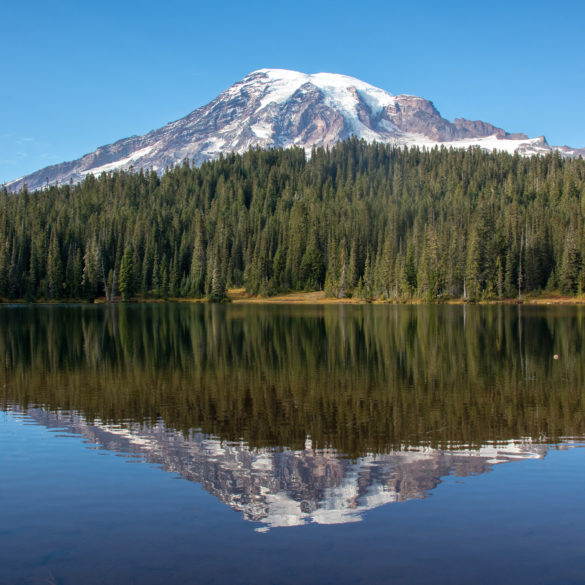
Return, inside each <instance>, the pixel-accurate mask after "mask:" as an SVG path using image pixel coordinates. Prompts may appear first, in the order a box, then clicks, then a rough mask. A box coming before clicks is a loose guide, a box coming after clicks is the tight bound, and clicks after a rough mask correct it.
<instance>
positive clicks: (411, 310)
mask: <svg viewBox="0 0 585 585" xmlns="http://www.w3.org/2000/svg"><path fill="white" fill-rule="evenodd" d="M584 337H585V310H584V309H583V308H580V307H544V308H539V307H516V306H514V307H502V306H499V307H478V306H465V307H462V306H426V307H425V306H423V307H402V306H329V307H317V306H315V307H306V306H303V307H286V306H237V305H232V306H206V305H185V304H179V305H174V304H164V305H134V306H132V305H128V306H124V305H118V306H47V307H44V306H0V360H1V361H0V470H1V473H2V477H1V482H0V585H4V584H21V583H22V584H32V583H37V584H38V583H45V584H49V585H51V584H52V585H56V584H67V585H69V584H77V583H84V584H94V583H96V584H97V583H100V584H101V583H112V584H116V583H121V584H125V583H140V584H166V583H172V582H176V583H204V584H208V583H217V584H223V583H234V584H240V583H241V584H247V583H255V584H256V583H267V584H268V583H279V584H281V583H282V584H288V583H290V584H295V585H302V584H304V583H319V584H327V583H332V584H333V583H334V584H336V585H342V584H346V583H356V584H357V583H364V584H365V583H368V584H370V583H405V584H414V583H466V584H468V583H486V584H488V583H489V584H493V583H510V584H511V583H514V584H519V583H531V584H533V583H543V584H544V583H547V584H559V583H562V584H571V583H584V582H585V489H583V484H584V480H585V466H584V464H585V457H584V455H585V451H584V450H583V448H582V447H583V443H584V437H585V346H584ZM555 355H557V356H558V359H554V356H555Z"/></svg>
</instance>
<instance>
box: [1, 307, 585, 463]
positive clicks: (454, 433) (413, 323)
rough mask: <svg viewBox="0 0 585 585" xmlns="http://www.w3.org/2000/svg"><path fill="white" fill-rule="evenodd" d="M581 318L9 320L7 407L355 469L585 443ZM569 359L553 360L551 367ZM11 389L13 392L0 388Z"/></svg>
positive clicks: (460, 310)
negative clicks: (165, 429) (37, 407)
mask: <svg viewBox="0 0 585 585" xmlns="http://www.w3.org/2000/svg"><path fill="white" fill-rule="evenodd" d="M584 315H585V312H584V311H583V310H581V309H580V308H558V309H557V308H554V309H551V308H547V309H541V308H537V307H510V306H496V307H478V306H463V307H461V306H436V305H435V306H418V307H417V306H406V307H405V306H388V305H386V306H358V307H351V306H330V307H320V306H314V307H258V306H249V305H248V306H244V305H240V306H237V305H233V306H205V305H174V304H165V305H134V306H131V305H130V306H116V307H95V306H77V307H58V306H55V307H18V308H7V307H5V308H2V310H1V319H2V323H3V326H2V330H1V331H0V356H1V357H2V363H3V369H2V370H1V371H0V376H1V378H2V379H0V382H1V384H4V383H6V385H7V386H6V390H5V399H6V400H7V401H15V402H17V403H20V404H22V405H25V404H43V405H47V406H49V407H50V408H61V409H74V410H79V411H80V412H83V413H84V414H85V416H87V417H89V418H91V417H99V418H100V419H101V420H109V421H122V420H132V421H155V420H158V419H163V420H164V421H165V423H166V424H167V425H168V426H170V427H172V428H176V429H180V430H183V431H187V430H189V429H193V428H200V429H202V430H203V432H205V433H210V434H214V435H217V436H220V437H224V438H228V439H239V438H243V439H245V440H246V441H247V442H248V443H250V445H252V446H265V445H281V446H289V447H292V448H300V447H302V445H303V444H304V441H305V438H306V436H307V435H309V436H311V437H312V439H313V442H314V444H315V446H318V447H322V446H332V447H335V448H338V449H340V450H341V451H344V452H346V453H349V454H352V455H355V454H358V453H363V452H366V451H386V450H388V449H390V448H401V447H404V446H406V445H420V444H430V445H432V446H441V445H446V444H453V443H456V444H468V445H480V444H483V443H485V442H486V441H493V440H508V439H512V438H518V437H533V438H539V437H542V436H546V437H550V438H553V439H554V438H557V437H559V436H563V435H564V436H566V435H578V434H582V433H583V431H584V429H585V424H584V422H585V421H584V420H583V413H584V408H583V401H584V399H583V388H584V381H585V375H584V374H585V372H584V369H585V360H584V359H583V358H584V355H583V352H584V350H583V336H584V329H583V324H584V322H583V319H584ZM555 353H556V354H559V355H560V356H561V359H560V360H558V361H554V360H553V355H554V354H555ZM1 384H0V385H1Z"/></svg>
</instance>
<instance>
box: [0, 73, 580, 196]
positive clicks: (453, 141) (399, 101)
mask: <svg viewBox="0 0 585 585" xmlns="http://www.w3.org/2000/svg"><path fill="white" fill-rule="evenodd" d="M352 135H353V136H356V137H358V138H363V139H365V140H367V141H378V142H382V143H389V144H395V145H397V146H420V147H427V148H432V147H434V146H436V145H443V146H446V147H450V146H453V147H458V148H459V147H461V148H467V147H469V146H473V145H477V146H480V147H482V148H485V149H488V150H492V149H498V150H505V151H508V152H519V153H521V154H540V153H546V152H550V150H551V147H550V146H549V145H548V144H547V142H546V140H545V138H544V136H540V137H538V138H528V137H527V136H526V135H525V134H509V133H507V132H506V131H505V130H502V129H501V128H497V127H495V126H492V125H491V124H488V123H486V122H481V121H470V120H466V119H464V118H456V119H455V121H454V122H449V121H448V120H445V119H444V118H442V117H441V115H440V113H439V112H438V111H437V109H436V108H435V106H434V105H433V104H432V102H430V101H428V100H426V99H423V98H420V97H416V96H412V95H397V96H395V95H392V94H390V93H388V92H387V91H384V90H382V89H379V88H377V87H374V86H372V85H370V84H368V83H365V82H363V81H360V80H359V79H355V78H353V77H348V76H345V75H338V74H333V73H316V74H312V75H308V74H305V73H299V72H297V71H288V70H284V69H260V70H258V71H254V72H253V73H250V74H249V75H247V76H246V77H245V78H244V79H242V80H241V81H238V82H237V83H235V84H234V85H232V86H231V87H230V88H228V89H227V90H226V91H224V92H223V93H221V94H220V95H219V96H218V97H217V98H215V99H214V100H213V101H212V102H210V103H209V104H207V105H206V106H203V107H201V108H198V109H197V110H195V111H193V112H191V113H190V114H189V115H187V116H185V117H184V118H181V119H180V120H177V121H176V122H171V123H170V124H167V125H166V126H164V127H163V128H160V129H158V130H153V131H151V132H149V133H148V134H145V135H144V136H132V137H130V138H125V139H123V140H119V141H118V142H115V143H113V144H110V145H107V146H102V147H100V148H98V149H97V150H96V151H94V152H92V153H90V154H86V155H85V156H83V157H82V158H80V159H78V160H75V161H71V162H65V163H61V164H58V165H53V166H50V167H46V168H44V169H41V170H39V171H37V172H35V173H32V174H31V175H28V176H25V177H21V178H20V179H16V180H15V181H11V182H10V183H8V184H7V186H8V187H9V188H10V189H11V190H18V189H20V188H22V187H23V186H24V185H25V184H26V185H28V188H29V189H31V190H34V189H39V188H41V187H43V186H45V185H47V184H55V183H64V182H69V181H73V182H78V181H80V180H82V179H83V178H84V177H85V176H86V175H87V174H89V173H92V174H94V175H99V174H101V173H103V172H108V171H113V170H118V169H129V168H131V167H133V168H134V169H139V168H143V169H152V170H155V171H157V172H161V171H163V170H164V169H165V168H167V167H170V166H173V165H176V164H178V163H181V162H182V161H183V160H184V159H188V160H190V161H193V162H194V163H195V164H196V165H199V164H201V163H202V162H204V161H207V160H211V159H214V158H217V157H218V156H219V155H220V153H227V152H244V151H246V150H248V149H249V148H250V147H258V148H272V147H284V148H286V147H290V146H300V147H303V148H305V149H306V150H307V152H310V149H311V148H313V147H320V146H323V147H328V146H332V145H333V144H335V143H336V142H338V141H339V140H344V139H345V138H348V137H349V136H352ZM553 148H556V147H553ZM559 150H560V151H561V152H562V153H563V154H565V155H566V156H577V155H579V154H585V149H581V150H576V149H570V148H568V147H560V148H559Z"/></svg>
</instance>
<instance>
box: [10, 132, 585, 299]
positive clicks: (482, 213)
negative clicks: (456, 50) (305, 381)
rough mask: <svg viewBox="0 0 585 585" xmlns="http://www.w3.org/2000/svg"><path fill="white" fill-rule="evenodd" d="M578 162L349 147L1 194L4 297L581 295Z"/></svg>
mask: <svg viewBox="0 0 585 585" xmlns="http://www.w3.org/2000/svg"><path fill="white" fill-rule="evenodd" d="M584 194H585V162H584V161H583V159H578V160H564V159H562V158H560V157H559V156H558V155H556V154H551V155H548V156H544V157H532V158H523V157H520V156H511V155H509V154H506V153H495V152H494V153H486V152H482V151H481V150H479V149H470V150H467V151H464V150H446V149H441V150H439V149H434V150H430V151H420V150H418V149H410V150H408V149H402V150H401V149H394V148H392V147H390V146H384V145H379V144H370V145H369V144H366V143H365V142H363V141H358V140H356V139H350V140H349V141H347V142H345V143H341V144H339V145H337V146H336V147H335V148H332V149H331V150H323V149H317V150H315V151H313V153H312V155H311V158H310V159H309V160H306V159H305V154H304V151H303V150H301V149H290V150H270V151H258V150H251V151H249V152H247V153H245V154H243V155H228V156H223V157H221V158H220V159H219V160H217V161H215V162H211V163H205V164H203V165H202V166H201V167H200V168H193V167H191V166H190V165H189V164H188V163H185V164H183V165H181V166H179V167H177V168H175V169H173V170H170V171H168V172H166V173H165V174H164V175H163V176H161V177H159V176H157V175H156V173H154V172H150V173H144V172H142V171H141V172H139V173H135V174H132V173H124V172H115V173H110V174H103V175H101V176H100V177H98V178H94V177H93V176H89V177H88V178H86V179H85V180H84V181H83V182H82V183H80V184H79V185H77V186H70V185H64V186H61V187H48V188H46V189H44V190H42V191H39V192H35V193H28V192H27V191H26V190H25V191H23V192H21V193H18V194H15V195H14V194H9V193H8V192H7V191H6V190H4V191H2V192H0V297H2V298H8V299H16V298H26V299H42V298H51V299H63V298H86V299H89V300H91V299H95V298H96V297H99V296H106V297H108V298H110V299H113V298H115V297H116V295H117V294H118V293H119V294H121V296H122V297H123V298H125V299H127V298H129V297H131V296H134V295H136V294H139V295H142V296H152V297H161V298H166V297H178V296H192V297H204V296H208V297H210V298H216V299H219V298H221V297H223V296H224V295H225V291H226V289H228V288H231V287H245V288H246V289H247V290H248V291H249V292H252V293H257V294H263V295H269V294H275V293H278V292H284V291H287V290H320V289H325V291H326V293H327V294H328V295H330V296H336V297H345V296H360V297H364V298H377V297H382V298H386V299H389V300H408V299H412V298H420V299H424V300H434V299H441V298H447V297H451V298H452V297H463V296H466V297H467V298H468V299H469V300H481V299H486V298H504V297H516V296H521V295H523V294H526V293H529V292H533V291H539V290H544V289H545V288H547V289H549V290H550V289H556V288H558V289H560V290H562V291H563V292H565V293H567V294H578V293H580V292H582V290H583V282H584V266H583V260H584V258H585V234H584V232H583V216H584V215H585V197H584Z"/></svg>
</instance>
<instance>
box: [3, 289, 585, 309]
mask: <svg viewBox="0 0 585 585" xmlns="http://www.w3.org/2000/svg"><path fill="white" fill-rule="evenodd" d="M108 302H109V301H107V300H106V298H105V297H99V298H97V299H95V300H94V301H93V303H95V304H106V303H108ZM115 302H116V303H119V302H123V301H122V300H121V298H120V297H116V300H115ZM129 302H134V303H167V302H178V303H208V302H210V301H209V299H208V298H205V297H204V298H186V297H179V298H168V299H154V298H142V297H133V298H132V299H131V300H130V301H129ZM226 302H228V303H238V304H259V305H260V304H272V305H360V304H361V305H363V304H368V303H370V304H382V305H385V304H397V305H427V304H449V305H463V304H477V305H497V304H507V305H518V304H524V305H583V304H585V295H579V296H566V295H561V294H560V293H546V294H540V295H536V294H534V293H533V294H531V295H527V296H526V297H524V298H523V299H522V300H521V301H520V300H518V298H509V299H502V300H493V299H492V300H482V301H464V300H463V299H457V298H452V299H444V300H434V301H425V300H423V299H411V300H404V299H402V300H399V301H394V300H382V299H367V300H366V299H360V298H352V297H345V298H343V299H338V298H335V297H327V296H325V293H324V291H322V290H321V291H311V292H303V291H297V292H290V293H282V294H278V295H274V296H270V297H263V296H260V295H253V294H250V293H248V292H246V289H244V288H233V289H229V290H228V291H227V298H226ZM3 303H9V304H30V303H31V301H24V300H22V299H17V300H10V299H6V298H3V297H0V304H3ZM69 303H74V304H77V303H83V304H87V303H91V301H87V300H80V299H61V300H46V299H37V300H34V301H32V304H51V305H62V304H69Z"/></svg>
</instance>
